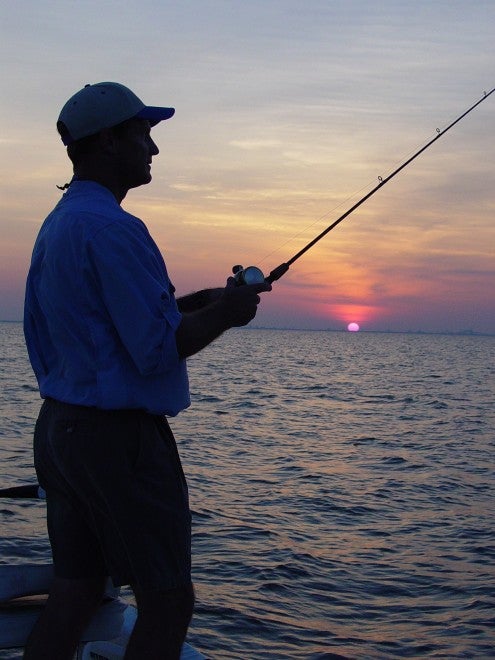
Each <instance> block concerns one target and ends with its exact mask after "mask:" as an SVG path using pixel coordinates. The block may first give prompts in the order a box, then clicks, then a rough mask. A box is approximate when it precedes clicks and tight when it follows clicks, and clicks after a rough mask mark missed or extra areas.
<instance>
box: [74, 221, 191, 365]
mask: <svg viewBox="0 0 495 660" xmlns="http://www.w3.org/2000/svg"><path fill="white" fill-rule="evenodd" d="M87 267H88V268H89V269H90V270H91V271H92V272H91V273H90V277H92V279H93V281H94V283H95V286H96V288H97V290H98V292H99V294H100V296H101V299H102V302H103V306H104V308H105V309H106V311H107V312H108V316H109V321H110V322H111V324H112V325H113V327H114V329H115V331H116V333H117V334H118V336H119V339H120V341H121V343H122V345H123V346H124V347H125V349H126V351H127V353H128V354H129V356H130V357H131V359H132V361H133V362H134V364H135V366H136V368H137V369H138V371H139V373H140V374H141V375H143V376H146V375H151V374H157V373H161V372H166V371H168V370H170V369H173V368H175V367H176V366H177V364H178V363H179V361H180V358H179V355H178V352H177V345H176V340H175V331H176V330H177V328H178V326H179V324H180V321H181V318H182V316H181V314H180V312H179V310H178V308H177V303H176V300H175V296H174V294H173V291H174V288H173V286H172V284H171V282H170V280H169V278H168V274H167V270H166V267H165V263H164V262H163V259H162V257H161V254H160V251H159V250H158V247H157V246H156V245H155V243H154V241H153V240H152V238H151V236H150V235H149V233H148V230H147V229H146V227H145V226H144V224H143V223H141V221H140V220H138V219H137V218H132V219H129V220H127V221H123V222H120V221H119V222H116V223H112V224H111V225H108V226H106V227H105V228H103V229H101V230H100V231H98V232H97V233H96V234H95V235H94V236H93V237H92V238H91V240H90V243H89V246H88V264H87Z"/></svg>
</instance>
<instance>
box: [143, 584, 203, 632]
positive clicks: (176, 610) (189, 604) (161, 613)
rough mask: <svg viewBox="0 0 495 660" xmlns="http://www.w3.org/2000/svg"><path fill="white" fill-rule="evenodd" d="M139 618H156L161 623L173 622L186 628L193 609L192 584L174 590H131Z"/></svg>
mask: <svg viewBox="0 0 495 660" xmlns="http://www.w3.org/2000/svg"><path fill="white" fill-rule="evenodd" d="M133 591H134V595H135V596H136V604H137V608H138V614H139V616H144V617H146V618H147V619H148V618H158V619H161V621H164V620H166V621H175V622H176V624H179V625H180V624H181V623H182V624H183V625H185V627H186V628H187V626H188V625H189V623H190V621H191V618H192V614H193V609H194V600H195V599H194V588H193V585H192V584H188V585H185V586H183V587H178V588H176V589H163V590H161V589H160V590H156V591H155V590H154V591H141V590H139V588H133Z"/></svg>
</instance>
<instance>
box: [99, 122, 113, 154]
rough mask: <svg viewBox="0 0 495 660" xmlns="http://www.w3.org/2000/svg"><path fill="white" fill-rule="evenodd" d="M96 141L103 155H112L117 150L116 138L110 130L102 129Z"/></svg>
mask: <svg viewBox="0 0 495 660" xmlns="http://www.w3.org/2000/svg"><path fill="white" fill-rule="evenodd" d="M98 140H99V142H100V147H101V150H102V151H103V152H105V153H111V154H114V153H115V152H116V150H117V138H116V136H115V131H113V130H112V129H111V128H103V129H102V130H101V131H100V132H99V133H98Z"/></svg>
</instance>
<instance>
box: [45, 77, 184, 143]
mask: <svg viewBox="0 0 495 660" xmlns="http://www.w3.org/2000/svg"><path fill="white" fill-rule="evenodd" d="M174 112H175V109H174V108H162V107H157V106H149V105H145V104H144V103H143V102H142V101H141V99H139V98H138V97H137V96H136V95H135V94H134V92H132V91H131V90H130V89H129V88H128V87H125V86H124V85H121V84H120V83H116V82H100V83H95V84H94V85H86V86H85V87H83V89H81V90H80V91H79V92H77V93H76V94H74V96H71V98H70V99H69V100H68V101H67V103H66V104H65V105H64V107H63V108H62V110H61V112H60V116H59V118H58V122H57V129H58V131H59V133H60V135H61V137H62V142H63V143H64V144H65V145H68V144H71V142H75V141H76V140H80V139H81V138H83V137H88V136H89V135H95V134H96V133H98V132H99V131H101V130H102V129H103V128H111V127H112V126H117V124H120V123H122V122H123V121H126V120H128V119H147V120H148V121H149V122H150V124H151V125H152V126H155V125H156V124H158V122H160V121H162V120H164V119H170V117H172V115H173V114H174Z"/></svg>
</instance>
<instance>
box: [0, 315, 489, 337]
mask: <svg viewBox="0 0 495 660" xmlns="http://www.w3.org/2000/svg"><path fill="white" fill-rule="evenodd" d="M0 323H12V324H22V321H12V320H9V319H0ZM233 329H234V330H242V331H244V330H283V331H289V332H343V333H345V334H348V335H361V334H365V335H439V336H446V337H495V333H491V332H476V331H475V330H457V331H449V330H437V331H436V330H359V332H349V331H348V330H346V329H345V328H287V327H283V328H278V327H274V326H261V325H259V326H258V325H256V326H247V327H244V328H233Z"/></svg>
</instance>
